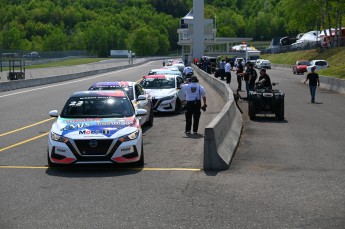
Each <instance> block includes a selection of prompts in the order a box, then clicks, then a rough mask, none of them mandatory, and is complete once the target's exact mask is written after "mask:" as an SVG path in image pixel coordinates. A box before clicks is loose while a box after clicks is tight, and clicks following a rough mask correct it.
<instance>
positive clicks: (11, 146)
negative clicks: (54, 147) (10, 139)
mask: <svg viewBox="0 0 345 229" xmlns="http://www.w3.org/2000/svg"><path fill="white" fill-rule="evenodd" d="M48 133H49V132H47V133H44V134H41V135H38V136H36V137H33V138H30V139H27V140H25V141H22V142H18V143H16V144H14V145H10V146H7V147H5V148H2V149H0V152H2V151H5V150H8V149H11V148H13V147H16V146H19V145H23V144H25V143H27V142H30V141H33V140H36V139H38V138H41V137H44V136H47V134H48Z"/></svg>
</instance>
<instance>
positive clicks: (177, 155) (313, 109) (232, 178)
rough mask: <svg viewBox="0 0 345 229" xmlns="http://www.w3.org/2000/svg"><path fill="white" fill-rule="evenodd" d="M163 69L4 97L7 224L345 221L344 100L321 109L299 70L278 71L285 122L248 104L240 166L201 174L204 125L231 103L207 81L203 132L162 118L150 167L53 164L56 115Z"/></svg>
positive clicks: (1, 223)
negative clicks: (49, 158) (98, 87)
mask: <svg viewBox="0 0 345 229" xmlns="http://www.w3.org/2000/svg"><path fill="white" fill-rule="evenodd" d="M160 65H161V61H157V62H150V63H148V64H145V65H142V66H140V67H136V68H130V69H124V70H120V71H116V72H114V73H109V74H102V75H99V76H93V77H88V78H85V79H83V80H75V81H70V82H62V83H60V84H53V85H45V86H44V87H35V88H27V89H20V90H15V91H8V92H2V93H0V101H1V102H0V103H1V115H0V120H1V122H0V123H1V124H0V182H1V188H0V210H1V211H0V228H163V227H165V228H344V227H345V195H344V191H343V190H345V173H344V171H345V166H344V164H345V163H344V162H345V156H344V151H345V150H344V149H345V141H344V140H345V138H344V129H345V122H344V113H345V99H344V95H339V94H337V93H334V92H331V91H325V90H320V89H318V90H317V99H316V100H317V102H319V103H318V104H311V103H310V102H309V92H308V87H307V86H306V85H303V84H301V83H300V82H299V81H300V80H301V78H302V76H295V75H292V73H291V70H282V69H272V70H270V71H269V72H268V73H269V75H270V76H271V78H272V81H275V82H278V83H280V85H279V86H277V87H278V88H279V89H281V90H283V91H284V92H285V93H286V100H285V110H286V112H285V117H286V119H285V120H284V121H276V120H275V119H274V118H273V117H272V116H269V115H268V116H266V117H265V116H264V115H261V116H260V117H258V119H257V120H255V121H250V120H249V119H248V116H247V114H246V111H247V102H246V101H245V100H242V99H241V100H240V101H239V105H240V107H241V109H242V110H243V112H244V114H243V120H244V128H243V133H242V137H241V141H240V143H239V147H238V149H237V152H236V155H235V157H234V159H233V161H232V164H231V167H230V169H229V170H226V171H203V170H200V169H201V168H202V160H203V152H202V149H203V131H202V128H204V127H205V126H206V125H207V124H208V123H209V122H210V121H211V120H212V118H213V117H214V116H215V115H216V114H217V113H218V112H219V111H220V109H221V107H222V105H223V104H224V101H223V99H222V98H220V97H219V96H218V95H217V93H216V92H214V91H213V90H212V89H211V88H210V87H208V86H207V85H205V84H204V83H203V82H201V83H202V84H203V85H205V87H206V90H207V93H208V105H209V107H208V110H207V111H206V112H205V113H203V114H202V118H201V122H200V128H201V131H200V135H197V136H194V135H193V136H186V135H185V134H184V124H185V123H184V122H185V119H184V115H183V114H180V115H174V114H160V115H156V116H155V119H154V126H153V127H151V128H147V127H144V149H145V160H146V164H145V166H144V168H141V169H136V168H129V169H126V168H122V169H116V168H109V167H105V168H104V167H71V168H61V169H57V168H47V167H46V164H47V162H46V147H47V132H48V131H49V129H50V126H51V124H52V123H53V121H54V120H53V119H49V118H50V117H49V116H48V112H49V111H50V110H53V109H59V110H61V108H62V106H63V104H64V102H65V101H66V99H67V98H68V96H69V95H70V94H71V93H72V92H74V91H77V90H84V89H87V88H88V87H89V86H90V85H91V84H92V83H94V82H97V81H108V80H118V79H128V80H138V79H139V78H140V77H141V76H143V75H145V74H146V73H147V72H148V71H149V70H150V69H152V68H156V67H159V66H160ZM234 78H235V77H234V74H233V79H232V83H231V87H232V88H233V89H234V88H236V83H235V79H234ZM241 94H243V95H244V93H241ZM36 124H37V125H36Z"/></svg>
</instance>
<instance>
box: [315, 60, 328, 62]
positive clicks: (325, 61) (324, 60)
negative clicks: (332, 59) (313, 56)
mask: <svg viewBox="0 0 345 229" xmlns="http://www.w3.org/2000/svg"><path fill="white" fill-rule="evenodd" d="M312 61H314V62H315V61H325V62H327V61H326V60H312Z"/></svg>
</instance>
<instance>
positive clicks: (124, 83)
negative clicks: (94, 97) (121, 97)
mask: <svg viewBox="0 0 345 229" xmlns="http://www.w3.org/2000/svg"><path fill="white" fill-rule="evenodd" d="M134 85H135V82H132V81H105V82H97V83H94V84H93V85H92V87H103V86H114V87H130V86H134Z"/></svg>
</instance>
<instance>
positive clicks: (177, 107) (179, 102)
mask: <svg viewBox="0 0 345 229" xmlns="http://www.w3.org/2000/svg"><path fill="white" fill-rule="evenodd" d="M180 113H181V100H179V99H177V100H176V104H175V114H180Z"/></svg>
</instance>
